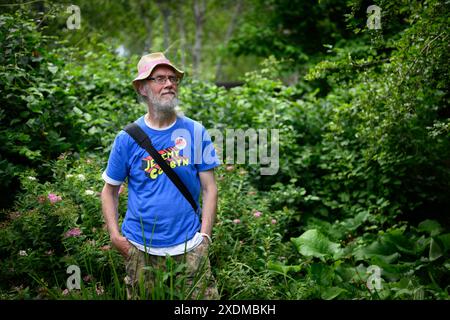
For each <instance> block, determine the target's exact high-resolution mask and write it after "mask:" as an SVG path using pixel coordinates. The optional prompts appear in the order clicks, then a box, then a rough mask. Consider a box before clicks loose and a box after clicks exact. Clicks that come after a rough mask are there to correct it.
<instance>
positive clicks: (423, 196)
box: [0, 0, 450, 299]
mask: <svg viewBox="0 0 450 320" xmlns="http://www.w3.org/2000/svg"><path fill="white" fill-rule="evenodd" d="M392 8H394V7H392ZM395 8H397V6H395ZM400 11H401V12H399V11H398V10H397V9H395V10H393V11H392V12H391V13H390V14H391V15H395V14H397V15H399V17H400V16H401V17H402V19H405V21H407V22H408V25H407V26H402V28H399V29H398V30H399V31H401V32H399V33H398V34H394V35H393V34H389V38H387V39H386V40H383V37H382V35H381V34H380V33H379V32H378V33H377V32H374V33H366V34H365V35H364V37H362V38H361V39H359V40H355V41H351V42H350V41H349V42H340V43H337V44H336V45H335V46H331V45H330V46H328V47H329V55H328V57H327V58H326V59H324V60H323V61H322V62H321V63H319V64H317V65H314V66H311V68H310V70H309V72H308V74H306V77H305V79H302V80H300V82H299V83H298V85H296V86H287V85H285V84H283V83H282V82H281V81H280V80H279V76H280V74H281V70H283V68H282V65H283V62H282V61H276V60H275V59H274V58H273V57H271V58H269V59H268V60H267V61H266V62H265V63H264V64H263V65H262V66H261V70H260V72H253V73H250V74H247V76H246V79H245V83H244V85H243V86H241V87H237V88H233V89H231V90H225V89H223V88H219V87H217V86H215V85H213V84H210V83H205V82H198V81H195V80H192V79H189V77H186V79H185V80H184V82H183V85H182V87H181V89H180V98H181V101H182V105H181V107H182V109H183V111H184V112H185V113H186V115H187V116H189V117H191V118H193V119H196V120H199V121H201V122H202V123H203V124H204V125H205V126H206V127H207V128H208V129H219V130H220V131H221V132H222V133H223V135H224V138H226V130H227V129H243V130H247V129H263V128H266V129H278V130H279V137H280V141H279V154H280V168H279V171H278V172H277V173H276V174H275V175H271V176H261V175H260V170H259V169H260V167H261V164H258V165H249V164H248V163H246V164H239V165H237V164H225V165H223V166H222V167H220V168H219V169H218V171H217V177H218V184H219V189H220V200H219V201H220V202H219V210H218V219H217V225H216V227H215V231H214V237H213V240H214V244H213V246H212V248H211V249H212V250H211V262H212V266H213V271H214V274H215V275H216V278H217V280H218V283H219V288H220V291H221V294H222V297H223V298H224V299H256V298H259V299H277V298H278V299H279V298H284V299H313V298H319V299H336V298H338V299H448V294H449V292H448V290H449V287H448V283H449V279H448V277H449V266H450V262H449V259H448V250H449V247H450V243H449V233H448V226H449V221H448V212H449V207H450V205H449V198H448V196H447V194H448V190H449V189H450V166H449V163H448V159H449V158H450V139H449V137H450V136H449V128H450V127H449V124H450V122H449V120H448V119H449V111H448V110H449V109H448V92H447V91H446V88H448V87H449V83H448V79H450V77H449V76H448V68H447V66H446V64H447V61H448V60H449V59H448V58H449V57H448V50H447V41H445V40H446V39H448V28H447V26H446V21H447V13H446V11H445V10H444V8H443V4H442V2H441V1H435V0H432V1H426V2H424V4H423V5H417V6H410V7H404V10H400ZM21 28H22V29H21ZM0 29H1V37H2V48H5V50H4V51H2V53H1V59H3V60H2V67H1V68H2V69H1V73H2V77H1V80H0V85H1V91H2V93H4V95H2V97H3V98H1V99H3V100H2V101H1V102H2V104H3V105H5V106H6V107H7V108H5V109H4V110H2V113H1V128H0V130H1V132H2V133H3V134H2V137H1V138H0V139H2V140H1V141H0V142H1V143H2V146H0V148H2V149H1V151H2V153H1V157H2V158H1V159H0V161H1V165H2V167H1V168H2V169H1V170H3V172H2V173H3V175H4V176H5V180H4V183H5V186H6V187H8V186H10V185H11V177H13V176H19V177H21V185H22V188H23V192H22V193H21V194H20V197H18V199H17V201H16V203H15V206H14V207H13V208H12V209H10V210H7V211H3V213H4V218H3V220H4V221H3V222H2V226H1V228H0V253H1V256H2V261H1V262H0V263H1V268H0V270H1V273H0V279H1V280H2V281H1V285H2V287H1V292H2V293H1V294H2V297H3V296H4V297H7V298H16V297H20V298H32V297H36V296H38V297H45V298H49V297H51V298H60V297H62V296H61V295H62V293H63V292H64V288H65V279H66V277H67V274H66V273H65V268H66V267H67V266H68V265H70V264H76V265H79V266H81V267H82V272H83V276H84V277H86V279H87V280H86V281H85V282H86V283H89V290H88V293H86V294H85V293H75V294H74V295H75V296H77V294H81V295H84V296H83V297H85V298H92V297H97V293H98V292H101V290H100V289H99V288H100V287H101V288H104V290H105V292H104V297H111V298H123V291H122V289H121V286H120V284H119V282H118V281H121V279H122V278H123V268H122V266H121V264H120V257H119V256H118V253H117V252H116V251H114V250H109V249H110V248H109V247H108V244H109V240H108V235H107V233H106V231H105V230H104V229H103V227H102V226H103V220H102V217H101V208H100V202H99V198H98V196H97V194H98V192H99V191H100V189H101V186H102V184H103V182H102V180H101V176H100V174H101V172H102V170H103V169H104V167H105V166H106V156H107V154H108V151H109V149H108V147H109V146H110V144H111V142H112V139H113V138H114V136H115V134H116V133H117V132H118V130H119V129H120V128H122V127H123V126H124V125H125V124H127V123H128V122H129V121H131V120H134V119H135V118H137V117H138V116H139V115H140V114H142V113H143V112H144V107H142V106H139V105H138V104H137V103H136V102H135V98H134V93H133V91H132V88H131V85H130V79H131V78H132V75H131V74H132V72H131V71H130V68H131V67H132V66H134V65H135V63H136V60H137V59H136V58H135V57H134V58H131V59H129V60H126V59H123V58H119V57H117V56H116V55H114V54H113V53H112V51H111V50H109V49H108V48H105V47H103V46H97V47H96V48H95V50H91V51H82V50H75V49H74V50H75V51H73V56H72V58H73V59H72V60H70V59H69V60H70V61H69V60H67V59H66V58H67V57H68V56H69V55H67V53H68V51H67V50H68V49H64V48H59V49H52V51H48V52H47V51H46V49H45V48H46V46H45V43H46V41H48V40H46V38H45V37H41V36H40V35H39V33H38V32H36V31H35V30H34V27H33V22H31V21H27V20H24V19H23V18H20V17H16V19H14V18H13V17H11V16H7V15H3V16H1V20H0ZM19 29H20V30H23V29H25V30H28V31H29V32H19V31H17V30H19ZM391 31H392V30H391ZM36 48H38V49H39V50H37V51H36ZM16 51H17V54H15V52H16ZM35 51H36V52H37V53H33V52H35ZM315 80H320V81H323V82H324V83H325V84H326V87H327V90H326V91H323V92H320V89H314V86H313V85H312V84H313V83H314V82H311V81H315ZM50 105H52V106H53V105H54V106H55V107H57V108H56V109H55V110H57V111H53V109H49V106H50ZM36 128H39V130H35V129H36ZM39 139H40V140H39ZM47 140H48V141H47ZM42 141H43V142H42ZM216 143H218V142H217V141H216ZM249 144H250V142H247V145H249ZM216 146H217V147H218V148H219V149H223V150H222V152H223V155H226V151H227V150H226V147H225V146H224V145H222V146H220V145H216ZM66 150H72V151H75V153H74V154H73V156H70V157H68V156H67V154H62V155H61V152H63V151H66ZM77 152H78V153H77ZM80 154H81V155H80ZM60 155H61V156H60ZM58 156H59V159H57V160H56V161H51V160H52V159H55V158H56V157H58ZM26 167H32V168H34V172H33V171H28V170H25V168H26ZM19 172H22V174H19ZM44 173H46V174H44ZM49 178H51V179H49ZM8 179H9V180H8ZM125 199H126V193H125V194H124V198H123V201H122V198H121V202H120V203H121V208H120V212H121V213H124V212H125V206H124V205H125ZM68 232H69V233H68ZM67 235H70V236H67ZM3 257H4V258H3ZM374 266H375V267H377V268H380V270H381V271H380V277H381V278H380V287H379V289H376V290H373V289H371V288H369V285H368V283H369V282H368V281H369V280H370V278H369V277H370V270H371V267H374ZM27 275H31V277H30V276H27ZM88 280H89V281H88Z"/></svg>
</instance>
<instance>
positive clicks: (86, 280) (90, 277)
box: [83, 274, 92, 282]
mask: <svg viewBox="0 0 450 320" xmlns="http://www.w3.org/2000/svg"><path fill="white" fill-rule="evenodd" d="M91 280H92V276H91V275H90V274H88V275H85V276H84V277H83V281H85V282H89V281H91Z"/></svg>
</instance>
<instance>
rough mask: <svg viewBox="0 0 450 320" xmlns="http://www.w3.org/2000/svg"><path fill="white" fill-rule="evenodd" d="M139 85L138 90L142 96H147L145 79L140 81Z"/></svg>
mask: <svg viewBox="0 0 450 320" xmlns="http://www.w3.org/2000/svg"><path fill="white" fill-rule="evenodd" d="M137 87H138V91H139V93H140V94H141V96H144V97H146V96H147V90H146V89H145V82H144V81H138V84H137Z"/></svg>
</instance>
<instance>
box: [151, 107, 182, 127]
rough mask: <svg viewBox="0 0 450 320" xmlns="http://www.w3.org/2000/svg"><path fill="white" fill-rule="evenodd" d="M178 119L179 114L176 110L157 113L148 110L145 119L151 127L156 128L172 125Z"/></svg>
mask: <svg viewBox="0 0 450 320" xmlns="http://www.w3.org/2000/svg"><path fill="white" fill-rule="evenodd" d="M176 119H177V114H176V113H175V112H171V113H164V114H155V113H153V112H150V111H149V112H148V113H147V114H146V115H145V120H146V121H147V123H148V124H149V125H150V127H152V128H155V129H161V128H166V127H169V126H170V125H172V124H173V123H174V122H175V120H176Z"/></svg>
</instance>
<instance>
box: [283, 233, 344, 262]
mask: <svg viewBox="0 0 450 320" xmlns="http://www.w3.org/2000/svg"><path fill="white" fill-rule="evenodd" d="M291 241H292V242H293V243H294V245H295V247H296V248H297V250H298V251H299V252H300V253H301V254H302V255H304V256H307V257H317V258H320V259H322V260H323V259H324V258H334V259H338V258H339V257H341V256H342V249H341V248H340V245H339V244H338V243H334V242H331V241H330V240H329V239H328V238H327V237H326V236H324V235H323V234H321V233H320V232H319V231H318V230H317V229H311V230H308V231H306V232H305V233H303V234H302V235H301V236H300V237H298V238H291Z"/></svg>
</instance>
